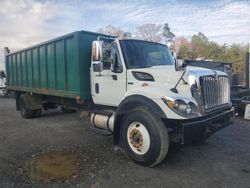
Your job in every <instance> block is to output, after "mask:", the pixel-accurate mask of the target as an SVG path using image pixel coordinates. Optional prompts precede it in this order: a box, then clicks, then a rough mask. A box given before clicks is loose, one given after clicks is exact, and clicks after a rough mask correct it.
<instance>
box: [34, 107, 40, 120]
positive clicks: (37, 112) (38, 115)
mask: <svg viewBox="0 0 250 188" xmlns="http://www.w3.org/2000/svg"><path fill="white" fill-rule="evenodd" d="M41 115H42V109H37V110H34V114H33V117H34V118H38V117H41Z"/></svg>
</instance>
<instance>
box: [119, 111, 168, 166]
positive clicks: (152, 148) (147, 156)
mask: <svg viewBox="0 0 250 188" xmlns="http://www.w3.org/2000/svg"><path fill="white" fill-rule="evenodd" d="M121 131H122V132H121V136H122V142H123V145H124V149H125V151H126V153H127V154H128V156H129V157H130V158H131V159H132V160H133V161H135V162H136V163H138V164H140V165H143V166H150V167H153V166H155V165H157V164H159V163H160V162H162V161H163V159H164V158H165V156H166V155H167V152H168V147H169V138H168V132H167V129H166V127H165V125H164V124H163V122H162V121H161V119H159V118H158V117H156V116H155V115H153V114H152V113H150V112H149V111H148V110H147V109H145V108H137V109H134V110H133V111H131V112H130V113H129V114H128V115H127V116H126V117H125V119H124V121H123V124H122V130H121Z"/></svg>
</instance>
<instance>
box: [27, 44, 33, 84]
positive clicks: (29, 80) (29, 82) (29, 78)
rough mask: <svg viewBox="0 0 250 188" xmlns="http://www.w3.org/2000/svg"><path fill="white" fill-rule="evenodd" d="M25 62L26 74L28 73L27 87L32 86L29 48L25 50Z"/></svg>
mask: <svg viewBox="0 0 250 188" xmlns="http://www.w3.org/2000/svg"><path fill="white" fill-rule="evenodd" d="M26 58H27V59H26V62H27V72H26V73H27V75H28V87H30V88H32V87H33V67H32V58H31V49H30V50H28V51H27V52H26Z"/></svg>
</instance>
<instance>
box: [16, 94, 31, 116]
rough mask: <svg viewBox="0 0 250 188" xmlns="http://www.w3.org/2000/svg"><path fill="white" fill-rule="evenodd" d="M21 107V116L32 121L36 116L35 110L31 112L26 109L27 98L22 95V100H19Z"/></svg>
mask: <svg viewBox="0 0 250 188" xmlns="http://www.w3.org/2000/svg"><path fill="white" fill-rule="evenodd" d="M19 107H20V113H21V116H22V117H23V118H25V119H30V118H32V117H33V115H34V110H30V109H28V108H27V107H26V104H25V96H24V95H21V97H20V99H19Z"/></svg>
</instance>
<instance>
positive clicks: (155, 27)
mask: <svg viewBox="0 0 250 188" xmlns="http://www.w3.org/2000/svg"><path fill="white" fill-rule="evenodd" d="M98 32H100V33H104V34H109V35H114V36H117V37H124V36H125V37H127V36H129V37H130V36H133V37H136V38H139V39H143V40H147V41H153V42H159V43H164V44H168V46H169V48H170V49H171V50H172V51H175V52H176V53H177V56H178V57H179V58H181V59H200V60H212V61H222V62H229V63H232V66H233V71H234V72H236V73H243V72H244V70H245V57H246V52H247V44H237V43H233V44H230V45H228V44H226V43H225V44H219V43H217V42H214V41H211V40H209V39H208V37H207V36H206V35H205V34H203V33H201V32H198V33H197V34H194V35H193V36H191V38H190V39H187V38H186V37H184V36H176V35H175V34H174V33H173V32H172V31H171V29H170V26H169V24H168V23H165V24H163V25H161V24H144V25H140V26H138V27H136V28H135V33H129V32H126V31H124V30H123V29H121V28H120V27H116V26H113V25H107V26H105V27H103V28H100V29H99V30H98Z"/></svg>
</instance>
